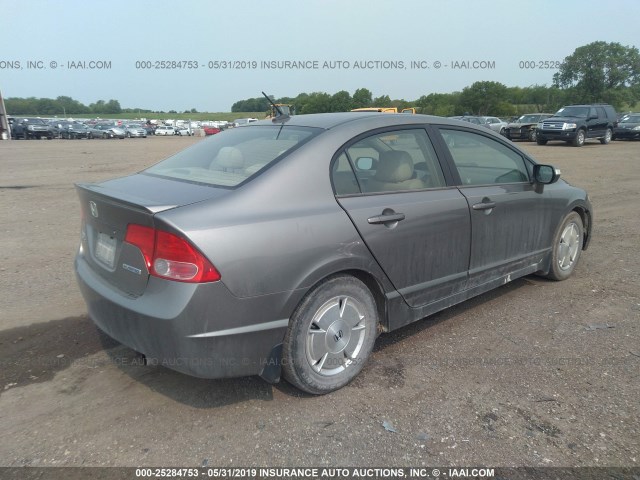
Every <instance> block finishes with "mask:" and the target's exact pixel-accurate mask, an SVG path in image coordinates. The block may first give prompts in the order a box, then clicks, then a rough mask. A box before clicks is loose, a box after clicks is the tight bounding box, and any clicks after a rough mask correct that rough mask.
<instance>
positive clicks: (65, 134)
mask: <svg viewBox="0 0 640 480" xmlns="http://www.w3.org/2000/svg"><path fill="white" fill-rule="evenodd" d="M89 132H90V130H89V127H87V126H86V125H83V124H82V123H69V125H66V126H65V127H64V128H61V129H60V138H67V139H69V140H72V139H79V138H89Z"/></svg>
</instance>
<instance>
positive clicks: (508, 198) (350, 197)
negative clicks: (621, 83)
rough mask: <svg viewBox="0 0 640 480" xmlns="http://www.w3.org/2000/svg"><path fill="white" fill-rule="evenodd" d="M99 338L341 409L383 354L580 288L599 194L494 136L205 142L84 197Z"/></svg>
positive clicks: (393, 127) (405, 129)
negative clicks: (487, 295)
mask: <svg viewBox="0 0 640 480" xmlns="http://www.w3.org/2000/svg"><path fill="white" fill-rule="evenodd" d="M77 191H78V194H79V198H80V202H81V206H82V210H83V223H82V238H81V244H80V249H79V251H78V254H77V256H76V260H75V268H76V274H77V279H78V283H79V285H80V289H81V291H82V294H83V296H84V298H85V301H86V303H87V306H88V310H89V314H90V316H91V318H92V319H93V321H94V322H95V323H96V324H97V325H98V326H99V327H100V328H101V329H102V330H104V331H105V332H106V333H107V334H109V335H110V336H112V337H113V338H115V339H117V340H119V341H120V342H122V343H124V344H125V345H128V346H129V347H131V348H132V349H134V350H136V351H139V352H142V353H144V354H145V355H147V356H149V357H154V358H156V359H158V361H159V363H160V364H164V365H166V366H167V367H169V368H173V369H175V370H178V371H181V372H184V373H187V374H190V375H194V376H199V377H206V378H220V377H231V376H246V375H260V376H261V377H262V378H264V379H265V380H267V381H271V382H274V381H278V380H279V379H280V376H281V373H283V374H284V376H285V378H286V379H287V380H289V381H290V382H291V383H293V384H294V385H296V386H297V387H299V388H301V389H302V390H305V391H307V392H310V393H314V394H322V393H327V392H330V391H332V390H335V389H337V388H340V387H342V386H343V385H345V384H347V383H348V382H349V381H350V380H351V379H353V378H354V377H355V376H356V375H357V373H358V372H359V371H360V369H361V368H362V366H363V365H364V362H365V361H366V359H367V357H368V355H369V353H370V351H371V349H372V348H373V344H374V341H375V338H376V337H377V335H378V334H379V333H380V332H387V331H391V330H394V329H397V328H399V327H402V326H404V325H407V324H408V323H411V322H413V321H416V320H419V319H422V318H424V317H426V316H428V315H431V314H433V313H435V312H438V311H440V310H442V309H445V308H447V307H449V306H451V305H454V304H456V303H459V302H462V301H464V300H466V299H468V298H471V297H474V296H476V295H479V294H481V293H483V292H486V291H488V290H491V289H493V288H496V287H499V286H501V285H504V284H505V283H508V282H510V281H512V280H515V279H516V278H519V277H522V276H524V275H529V274H532V273H538V274H544V275H547V276H549V277H551V278H554V279H557V280H563V279H565V278H568V277H569V276H570V275H571V273H572V272H573V270H574V268H575V266H576V264H577V262H578V259H579V257H580V252H581V251H582V250H583V249H585V248H586V247H587V245H588V243H589V240H590V238H591V225H592V207H591V204H590V202H589V199H588V196H587V194H586V192H585V191H584V190H581V189H579V188H576V187H573V186H570V185H569V184H567V183H566V182H564V181H563V180H559V172H558V171H557V170H556V169H554V168H553V167H552V166H547V165H538V164H536V162H535V161H534V160H533V159H532V158H531V157H529V156H528V155H527V154H526V153H524V152H523V151H521V150H519V149H518V148H517V146H515V145H514V144H512V143H511V142H509V141H508V140H506V139H504V138H503V137H500V136H499V135H497V134H495V133H493V132H491V131H489V130H487V129H486V128H481V127H476V126H474V125H471V124H470V123H467V122H460V121H456V120H449V119H444V118H441V117H429V116H423V115H402V114H397V115H394V114H390V115H380V114H377V113H371V114H370V113H335V114H318V115H302V116H295V117H290V118H288V119H282V120H279V121H278V120H277V119H276V120H273V121H268V120H266V121H261V122H256V123H253V124H251V125H248V126H245V127H243V128H238V129H232V130H228V131H224V132H221V133H219V134H217V135H213V136H211V137H208V138H206V139H204V140H202V141H200V142H198V143H197V144H195V145H194V146H192V147H190V148H189V149H187V150H184V151H182V152H179V153H178V154H176V155H174V156H172V157H170V158H168V159H166V160H164V161H162V162H160V163H158V164H156V165H155V166H152V167H151V168H149V169H147V170H144V171H142V172H140V173H138V174H135V175H131V176H128V177H124V178H119V179H115V180H110V181H105V182H101V183H98V184H79V185H77Z"/></svg>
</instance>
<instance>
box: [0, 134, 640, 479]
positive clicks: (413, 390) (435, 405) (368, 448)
mask: <svg viewBox="0 0 640 480" xmlns="http://www.w3.org/2000/svg"><path fill="white" fill-rule="evenodd" d="M196 141H198V139H195V138H148V139H134V140H112V141H106V140H105V141H97V140H94V141H85V140H80V141H65V140H53V141H45V140H42V141H29V142H25V141H14V142H0V164H1V168H2V177H1V178H0V204H1V205H2V208H1V209H0V228H1V229H2V235H1V236H0V258H1V262H0V272H1V275H0V306H1V309H0V366H1V368H0V427H1V431H2V441H1V442H0V465H3V466H22V465H32V466H48V465H58V466H62V465H85V466H86V465H118V466H142V465H155V466H168V465H173V466H202V465H216V466H220V465H223V466H224V465H226V466H234V465H236V466H250V465H255V466H267V465H269V466H282V465H294V466H304V465H313V466H332V467H337V466H369V465H376V466H385V465H393V466H403V465H407V466H420V465H439V466H444V465H452V466H460V465H490V466H520V465H528V466H630V467H637V466H638V465H639V464H640V427H639V423H638V418H640V400H639V399H640V375H639V374H640V326H639V322H638V321H639V320H640V288H639V285H640V275H639V272H640V268H639V267H640V255H639V254H638V249H639V247H640V196H639V195H638V190H639V188H640V173H639V171H640V168H639V167H640V142H635V143H631V142H613V143H612V144H610V145H608V146H602V145H600V144H599V143H591V142H589V144H587V145H586V146H584V147H583V148H573V147H567V146H565V145H549V146H546V147H539V146H537V145H531V144H528V143H527V144H522V146H523V147H524V148H525V149H526V150H527V151H529V152H531V153H532V154H533V155H534V157H536V158H537V159H538V160H540V161H542V162H546V163H553V164H554V165H556V166H558V167H560V168H561V169H562V172H563V178H565V179H568V180H569V181H570V182H571V183H573V184H575V185H579V186H582V187H585V188H587V189H588V190H589V192H590V195H591V198H592V202H593V204H594V207H595V211H596V222H595V229H594V236H593V242H592V244H591V247H590V248H589V250H588V251H586V252H585V253H584V255H583V256H582V259H581V264H580V265H579V267H578V269H577V272H576V275H575V276H574V277H572V278H571V279H570V280H568V281H566V282H561V283H556V282H549V281H545V280H542V279H540V278H537V277H528V278H525V279H521V280H517V281H515V282H512V283H511V284H508V285H506V286H504V287H502V288H500V289H498V290H496V291H493V292H491V293H489V294H485V295H483V296H481V297H479V298H476V299H474V300H471V301H469V302H467V303H465V304H463V305H459V306H457V307H454V308H452V309H449V310H448V311H445V312H442V313H440V314H438V315H435V316H434V317H431V318H430V319H428V320H424V321H421V322H417V323H416V324H413V325H410V326H409V327H406V328H404V329H402V330H400V331H397V332H394V333H392V334H388V335H384V336H382V337H381V338H379V339H378V342H377V344H376V348H375V351H374V354H373V356H372V358H371V360H370V362H369V363H368V364H367V366H366V367H365V369H364V371H363V372H362V374H361V375H360V376H359V377H358V378H357V379H356V381H355V382H353V383H352V384H351V385H349V386H348V387H346V388H344V389H342V390H340V391H338V392H335V393H333V394H331V395H327V396H324V397H319V398H316V397H310V396H306V395H303V394H301V393H299V392H298V391H297V390H295V389H294V388H292V387H290V386H289V385H288V384H287V383H280V384H278V385H274V386H272V385H268V384H266V383H264V382H263V381H262V380H260V379H258V378H244V379H234V380H222V381H207V380H200V379H195V378H190V377H187V376H184V375H181V374H178V373H174V372H172V371H170V370H167V369H164V368H162V367H157V366H156V367H154V366H143V365H141V361H140V359H139V358H138V357H136V355H135V353H134V352H132V351H131V350H129V349H127V348H125V347H122V346H120V345H118V344H116V343H115V342H114V341H112V340H110V339H108V338H106V337H105V336H104V335H102V334H100V333H99V332H97V331H96V329H95V328H94V327H93V325H92V323H91V322H90V320H89V319H88V318H87V316H86V313H85V312H86V310H85V307H84V304H83V301H82V299H81V297H80V294H79V292H78V289H77V288H76V285H75V280H74V276H73V272H72V260H73V255H74V253H75V249H76V246H77V244H78V237H79V205H78V202H77V198H76V194H75V191H74V189H73V183H74V182H78V181H97V180H102V179H107V178H112V177H115V176H120V175H124V174H127V173H131V172H135V171H137V170H140V169H142V168H143V167H145V166H148V165H150V164H151V163H153V162H155V161H156V160H158V159H160V158H162V157H164V156H166V155H168V154H170V153H172V152H174V151H177V150H179V149H181V148H183V147H185V146H186V145H188V144H191V143H194V142H196ZM384 422H388V423H387V424H386V425H392V426H393V428H394V429H395V433H394V432H391V431H388V430H386V429H385V428H384V427H383V423H384Z"/></svg>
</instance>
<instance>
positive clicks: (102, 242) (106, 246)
mask: <svg viewBox="0 0 640 480" xmlns="http://www.w3.org/2000/svg"><path fill="white" fill-rule="evenodd" d="M116 245H117V240H116V238H115V237H112V236H110V235H107V234H106V233H99V234H98V240H97V242H96V250H95V252H96V253H95V255H96V259H98V260H99V261H100V262H102V263H103V264H105V265H106V266H107V267H109V268H113V266H114V264H115V259H116Z"/></svg>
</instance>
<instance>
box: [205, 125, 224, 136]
mask: <svg viewBox="0 0 640 480" xmlns="http://www.w3.org/2000/svg"><path fill="white" fill-rule="evenodd" d="M220 132H221V130H220V129H219V128H216V127H204V134H205V135H215V134H216V133H220Z"/></svg>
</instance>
